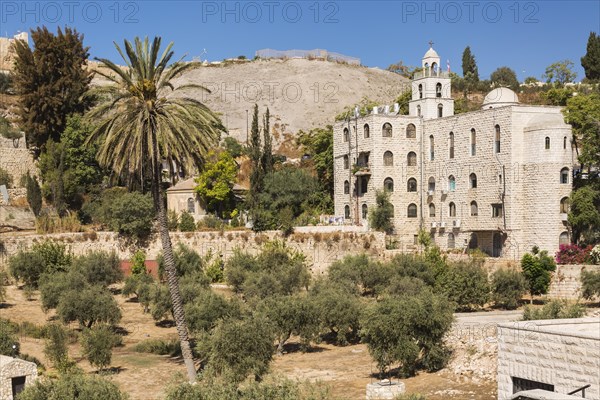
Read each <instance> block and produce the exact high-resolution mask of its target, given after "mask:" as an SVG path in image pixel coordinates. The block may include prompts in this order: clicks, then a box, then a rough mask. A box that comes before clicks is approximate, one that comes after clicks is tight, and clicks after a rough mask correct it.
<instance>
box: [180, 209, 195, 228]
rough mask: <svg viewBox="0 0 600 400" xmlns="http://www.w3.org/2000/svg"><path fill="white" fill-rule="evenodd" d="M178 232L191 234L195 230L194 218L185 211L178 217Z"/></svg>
mask: <svg viewBox="0 0 600 400" xmlns="http://www.w3.org/2000/svg"><path fill="white" fill-rule="evenodd" d="M179 230H180V231H181V232H193V231H195V230H196V223H195V222H194V217H193V216H192V214H190V213H189V212H187V211H184V212H182V213H181V216H180V217H179Z"/></svg>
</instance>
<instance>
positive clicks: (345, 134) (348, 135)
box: [344, 128, 350, 142]
mask: <svg viewBox="0 0 600 400" xmlns="http://www.w3.org/2000/svg"><path fill="white" fill-rule="evenodd" d="M349 140H350V133H349V132H348V128H344V142H347V141H349Z"/></svg>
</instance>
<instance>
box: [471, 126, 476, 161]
mask: <svg viewBox="0 0 600 400" xmlns="http://www.w3.org/2000/svg"><path fill="white" fill-rule="evenodd" d="M471 155H472V156H475V155H477V132H475V128H473V129H471Z"/></svg>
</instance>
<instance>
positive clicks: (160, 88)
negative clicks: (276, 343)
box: [88, 37, 224, 382]
mask: <svg viewBox="0 0 600 400" xmlns="http://www.w3.org/2000/svg"><path fill="white" fill-rule="evenodd" d="M124 46H125V52H123V50H122V49H121V47H119V45H117V44H116V43H115V47H116V48H117V51H118V52H119V54H120V55H121V57H122V59H123V61H124V62H125V64H126V67H127V68H126V69H125V68H122V67H120V66H118V65H116V64H115V63H113V62H112V61H110V60H107V59H100V60H99V61H100V62H101V63H102V64H103V65H104V66H106V67H107V68H108V69H109V70H110V74H108V73H106V74H104V73H102V75H103V76H104V77H105V78H106V79H108V80H109V81H110V82H111V83H112V85H107V86H102V87H98V88H95V89H94V92H93V93H94V94H98V95H99V98H100V99H101V101H100V103H99V104H98V105H97V106H96V107H95V108H94V109H93V110H92V111H91V112H90V113H89V118H91V119H93V120H97V121H98V125H97V127H96V129H95V130H94V132H93V133H92V135H91V136H90V137H89V139H88V143H99V148H98V161H99V162H100V164H101V165H103V166H106V167H110V168H112V169H113V170H114V171H115V172H116V173H117V174H123V173H139V174H141V175H142V176H143V175H144V174H149V175H150V176H151V182H152V184H151V188H152V195H153V199H154V205H155V208H156V211H157V219H158V229H159V233H160V239H161V243H162V250H163V258H164V265H165V272H166V275H167V282H168V287H169V292H170V297H171V302H172V310H173V317H174V319H175V323H176V325H177V333H178V335H179V341H180V343H181V353H182V355H183V360H184V362H185V365H186V367H187V372H188V378H189V380H190V382H195V381H196V368H195V366H194V360H193V355H192V350H191V346H190V341H189V336H188V335H189V334H188V327H187V324H186V320H185V315H184V310H183V301H182V298H181V292H180V290H179V282H178V278H177V272H176V268H175V259H174V256H173V248H172V245H171V238H170V237H169V229H168V224H167V213H166V209H165V208H166V207H165V192H164V190H163V187H162V185H161V183H162V161H163V160H166V161H167V164H168V165H169V166H172V165H173V164H174V163H175V164H176V165H180V166H187V167H190V166H191V164H196V165H197V166H198V167H201V166H202V164H203V163H204V159H205V155H206V154H207V153H208V152H209V150H210V149H211V148H214V147H216V146H217V144H218V143H219V138H220V134H221V131H223V130H224V128H223V125H222V124H221V121H220V120H219V118H218V117H217V115H216V114H215V113H213V112H212V111H211V110H210V109H209V108H208V107H207V106H206V105H204V104H202V103H201V102H199V101H198V100H195V99H193V98H191V97H189V96H188V95H187V93H189V92H187V90H192V89H198V90H207V89H206V88H204V87H202V86H199V85H195V84H188V85H184V86H179V87H176V86H175V83H174V82H173V81H174V80H175V79H176V78H178V77H180V76H181V75H182V74H183V73H184V72H186V71H189V70H190V69H193V68H195V67H198V66H199V64H197V63H184V62H182V60H181V59H180V60H179V61H177V62H175V63H173V64H171V65H169V62H170V61H171V58H172V57H173V51H172V50H171V49H172V47H173V43H172V42H171V43H169V45H167V47H166V48H165V50H164V51H163V52H162V54H161V53H160V47H161V38H160V37H155V38H154V41H153V42H152V44H150V43H149V42H148V38H147V37H146V38H145V39H144V40H143V41H142V40H141V39H140V38H138V37H136V38H135V41H134V43H133V44H132V43H131V42H129V41H128V40H125V41H124Z"/></svg>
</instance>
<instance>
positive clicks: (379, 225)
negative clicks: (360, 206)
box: [369, 191, 394, 233]
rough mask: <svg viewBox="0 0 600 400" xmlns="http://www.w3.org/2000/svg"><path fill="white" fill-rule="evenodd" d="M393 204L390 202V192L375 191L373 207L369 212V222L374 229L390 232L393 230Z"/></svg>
mask: <svg viewBox="0 0 600 400" xmlns="http://www.w3.org/2000/svg"><path fill="white" fill-rule="evenodd" d="M393 218H394V206H393V205H392V203H391V202H390V194H389V193H388V192H386V191H377V193H376V195H375V207H374V208H372V209H371V211H370V212H369V224H370V225H371V228H373V229H375V230H376V231H381V232H386V233H392V232H393V230H394V222H393Z"/></svg>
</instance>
